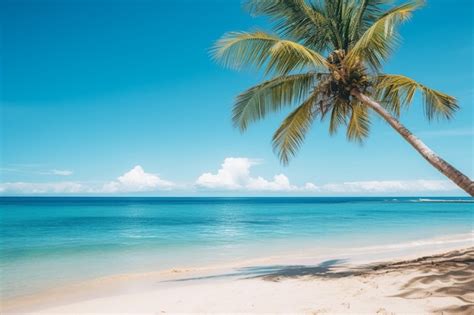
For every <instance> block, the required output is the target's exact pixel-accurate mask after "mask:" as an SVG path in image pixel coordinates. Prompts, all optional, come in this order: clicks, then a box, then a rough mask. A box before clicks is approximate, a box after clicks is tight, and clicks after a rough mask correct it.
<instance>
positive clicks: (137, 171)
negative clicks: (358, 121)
mask: <svg viewBox="0 0 474 315" xmlns="http://www.w3.org/2000/svg"><path fill="white" fill-rule="evenodd" d="M261 163H262V161H261V160H257V159H250V158H245V157H228V158H226V159H224V161H223V163H222V164H221V166H220V168H218V169H217V170H216V171H215V172H206V173H203V174H201V175H200V176H199V177H198V178H197V179H196V180H195V182H193V183H191V184H181V185H178V184H176V183H174V182H172V181H169V180H165V179H162V178H161V177H160V176H159V175H157V174H152V173H147V172H145V170H144V169H143V167H142V166H141V165H136V166H134V167H133V168H132V169H131V170H129V171H127V172H125V173H124V174H123V175H121V176H118V177H117V178H116V179H115V180H112V181H110V182H107V183H103V184H100V183H99V184H97V183H96V184H91V183H81V182H74V181H63V182H38V183H32V182H7V183H0V193H2V194H4V195H9V194H22V195H30V194H32V195H34V194H58V195H60V194H78V195H79V194H95V195H109V194H116V195H120V194H129V193H144V192H148V193H150V192H160V191H161V192H163V191H168V192H170V191H174V192H181V193H182V194H195V193H198V194H199V193H200V192H206V193H212V192H235V193H242V194H246V193H272V192H274V193H275V192H279V193H281V194H289V195H291V194H294V195H295V194H297V195H345V194H379V195H381V194H397V193H398V194H400V193H402V194H403V193H404V194H416V193H429V192H433V193H434V192H456V191H457V190H458V188H457V187H456V186H455V185H454V184H453V183H451V182H450V181H448V180H425V179H418V180H373V181H351V182H341V183H326V184H321V185H317V184H315V183H311V182H307V183H305V184H303V185H296V184H292V183H291V182H290V179H289V178H288V177H287V176H286V175H284V174H276V175H274V176H273V177H272V178H270V179H267V178H264V177H261V176H255V175H252V172H251V170H252V168H253V167H254V166H257V165H259V164H261ZM51 172H52V173H53V174H55V175H59V176H70V175H72V174H73V172H72V171H67V170H52V171H51Z"/></svg>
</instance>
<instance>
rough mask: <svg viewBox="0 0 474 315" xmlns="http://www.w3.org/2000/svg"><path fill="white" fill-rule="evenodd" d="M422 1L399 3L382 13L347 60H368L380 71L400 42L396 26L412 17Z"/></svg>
mask: <svg viewBox="0 0 474 315" xmlns="http://www.w3.org/2000/svg"><path fill="white" fill-rule="evenodd" d="M422 3H423V2H422V1H420V0H417V1H412V2H408V3H405V4H402V5H399V6H397V7H395V8H393V9H390V10H388V11H387V12H386V13H384V14H382V15H381V16H380V17H379V18H378V20H377V21H375V22H374V23H373V24H372V25H371V26H370V27H369V28H368V29H367V30H366V31H365V32H364V34H363V35H362V36H361V37H360V38H359V39H358V40H357V42H356V43H355V44H354V45H353V46H352V48H351V49H350V51H349V53H348V54H347V58H346V62H347V63H348V64H351V63H352V64H355V63H357V62H359V61H363V62H366V63H367V64H368V65H369V66H370V67H371V68H372V69H373V70H375V71H378V70H380V68H381V66H382V62H383V61H385V60H386V59H387V58H388V57H389V56H390V54H391V53H392V51H393V49H394V46H395V45H396V44H397V43H398V42H399V36H398V33H397V32H396V26H397V25H398V24H400V23H402V22H404V21H406V20H408V19H409V18H410V17H411V14H412V12H413V11H414V10H416V9H417V8H419V7H420V6H421V5H422Z"/></svg>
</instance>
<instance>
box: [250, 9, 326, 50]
mask: <svg viewBox="0 0 474 315" xmlns="http://www.w3.org/2000/svg"><path fill="white" fill-rule="evenodd" d="M244 6H245V8H246V9H247V11H249V12H250V14H252V15H253V16H262V15H263V16H267V17H269V19H270V21H271V22H272V23H273V29H274V30H275V32H276V33H277V34H279V35H280V36H282V37H287V38H294V39H297V40H298V41H301V42H302V43H303V44H304V45H305V46H307V47H311V48H314V49H316V50H318V51H321V50H324V49H326V48H327V47H328V40H327V39H328V36H327V30H328V29H327V27H326V26H327V23H328V19H327V18H326V16H325V15H324V12H322V10H321V8H320V7H319V6H318V5H317V3H308V2H307V1H305V0H248V1H246V2H245V5H244Z"/></svg>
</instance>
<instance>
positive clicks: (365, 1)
mask: <svg viewBox="0 0 474 315" xmlns="http://www.w3.org/2000/svg"><path fill="white" fill-rule="evenodd" d="M391 2H393V0H353V1H352V3H353V5H354V6H355V7H356V10H355V14H354V17H353V18H352V21H353V23H352V27H351V34H350V40H351V43H355V42H356V41H357V40H358V39H359V38H360V37H361V36H362V34H363V33H364V32H365V31H366V30H367V29H368V28H369V27H370V26H371V25H372V24H373V23H374V22H375V21H377V20H378V19H379V18H380V16H381V15H382V14H383V6H384V5H387V4H389V3H391Z"/></svg>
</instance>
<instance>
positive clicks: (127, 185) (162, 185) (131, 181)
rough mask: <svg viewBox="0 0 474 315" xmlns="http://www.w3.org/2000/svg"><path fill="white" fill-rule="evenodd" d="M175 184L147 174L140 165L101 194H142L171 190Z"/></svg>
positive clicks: (105, 188) (106, 186) (108, 184)
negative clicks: (144, 192) (143, 192)
mask: <svg viewBox="0 0 474 315" xmlns="http://www.w3.org/2000/svg"><path fill="white" fill-rule="evenodd" d="M174 186H175V184H174V183H172V182H170V181H166V180H163V179H161V178H160V177H159V176H158V175H155V174H151V173H146V172H145V171H144V170H143V168H142V167H141V166H140V165H136V166H135V167H134V168H132V169H131V170H130V171H128V172H126V173H125V174H123V175H122V176H119V177H118V178H117V180H116V181H111V182H110V183H107V184H105V185H104V186H103V188H102V191H101V192H105V193H115V192H142V191H154V190H170V189H172V188H173V187H174Z"/></svg>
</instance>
